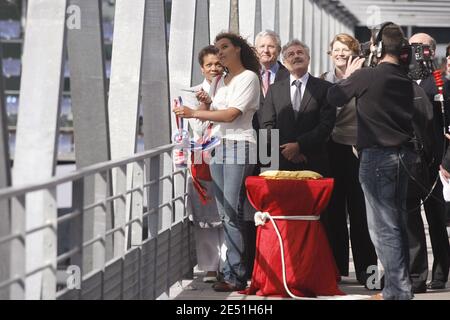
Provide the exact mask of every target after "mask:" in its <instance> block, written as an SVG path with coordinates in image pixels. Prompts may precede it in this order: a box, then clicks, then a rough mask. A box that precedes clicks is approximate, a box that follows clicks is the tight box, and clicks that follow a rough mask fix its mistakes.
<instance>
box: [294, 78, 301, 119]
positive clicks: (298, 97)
mask: <svg viewBox="0 0 450 320" xmlns="http://www.w3.org/2000/svg"><path fill="white" fill-rule="evenodd" d="M293 85H295V86H296V87H297V88H296V89H295V93H294V99H293V101H292V102H293V103H292V107H293V108H294V111H296V112H299V111H300V104H301V102H302V82H301V81H300V80H295V81H294V82H293Z"/></svg>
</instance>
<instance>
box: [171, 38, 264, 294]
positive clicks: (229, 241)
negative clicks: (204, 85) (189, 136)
mask: <svg viewBox="0 0 450 320" xmlns="http://www.w3.org/2000/svg"><path fill="white" fill-rule="evenodd" d="M214 45H215V46H216V48H217V49H218V50H219V52H218V57H219V59H220V63H221V64H222V65H223V66H224V67H225V69H226V75H225V76H218V77H216V78H215V79H214V81H213V83H212V84H211V86H212V87H215V88H216V90H215V94H214V96H213V97H210V96H209V95H208V94H207V93H206V92H205V91H202V90H201V91H199V92H197V94H196V96H197V99H198V100H199V102H200V107H199V108H198V109H197V110H193V109H190V108H188V107H185V106H181V107H178V108H174V110H173V111H174V112H175V114H176V115H177V116H179V117H182V118H196V119H200V120H203V121H206V120H209V121H213V122H214V126H213V134H214V135H216V136H219V137H220V138H221V141H222V143H221V144H220V145H219V146H217V147H216V148H215V149H214V155H213V158H212V159H211V163H210V170H211V176H212V179H213V185H214V193H215V197H216V201H217V206H218V209H219V214H220V216H221V219H222V222H223V226H224V231H225V245H226V247H227V255H226V261H225V265H224V267H223V275H224V278H223V281H220V282H216V283H215V284H214V285H213V289H214V290H216V291H237V290H242V289H244V288H245V287H246V284H247V279H246V268H245V256H246V255H245V253H244V240H243V235H242V221H243V203H244V199H245V187H244V181H245V178H246V177H247V176H249V175H250V174H251V173H252V171H253V168H254V165H255V163H256V135H255V132H254V130H253V127H252V119H253V115H254V113H255V112H256V110H257V109H258V106H259V96H260V92H261V86H260V79H259V74H260V72H259V68H260V64H259V61H258V56H257V54H256V51H255V50H254V48H252V47H251V46H250V45H249V44H248V43H247V41H246V40H245V39H243V38H242V37H241V36H239V35H237V34H234V33H220V34H218V35H217V37H216V39H215V42H214ZM250 155H252V156H253V157H254V158H255V159H252V160H253V161H250Z"/></svg>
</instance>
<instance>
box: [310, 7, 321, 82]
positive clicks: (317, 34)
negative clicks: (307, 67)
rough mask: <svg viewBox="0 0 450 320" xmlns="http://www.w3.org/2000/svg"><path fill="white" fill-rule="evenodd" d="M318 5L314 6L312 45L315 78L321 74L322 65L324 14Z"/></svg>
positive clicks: (312, 68)
mask: <svg viewBox="0 0 450 320" xmlns="http://www.w3.org/2000/svg"><path fill="white" fill-rule="evenodd" d="M321 10H322V9H321V8H320V7H319V6H318V5H317V3H314V4H313V12H314V17H313V29H312V30H313V43H312V45H311V71H312V74H313V75H314V76H315V77H318V76H319V75H320V73H321V72H323V71H322V70H321V65H322V13H321Z"/></svg>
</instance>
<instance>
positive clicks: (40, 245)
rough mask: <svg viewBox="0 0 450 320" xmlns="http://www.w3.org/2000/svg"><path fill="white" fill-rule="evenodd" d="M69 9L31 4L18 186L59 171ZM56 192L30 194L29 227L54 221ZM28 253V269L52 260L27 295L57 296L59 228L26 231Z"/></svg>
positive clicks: (45, 2)
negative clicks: (59, 140) (58, 141)
mask: <svg viewBox="0 0 450 320" xmlns="http://www.w3.org/2000/svg"><path fill="white" fill-rule="evenodd" d="M65 13H66V0H61V1H54V0H40V1H30V2H29V3H28V12H27V23H26V30H25V34H26V37H25V42H24V50H23V56H22V78H21V88H20V107H19V115H18V121H17V137H16V150H15V156H14V168H13V185H15V186H21V185H26V184H31V183H33V182H37V181H42V180H45V179H48V178H50V177H51V176H53V175H54V173H55V158H56V141H57V138H58V116H59V105H60V99H61V83H62V81H61V79H62V66H63V48H64V38H65V37H64V36H65ZM55 191H56V190H48V191H41V192H37V193H34V194H30V195H27V200H26V201H27V206H26V228H27V230H30V229H32V228H36V227H39V226H42V225H43V224H45V223H47V222H49V221H50V222H51V223H53V222H56V216H57V215H56V211H57V208H56V198H55V196H56V192H55ZM13 218H14V216H13ZM26 252H27V260H26V270H27V272H29V271H33V270H35V269H36V268H39V267H42V266H43V265H46V264H50V267H49V268H46V269H44V270H42V271H39V272H36V273H34V274H32V275H30V276H29V277H28V278H27V279H26V298H27V299H41V298H42V299H54V298H55V291H56V229H49V228H46V229H44V230H42V231H39V232H34V233H32V234H29V235H27V237H26ZM13 254H14V253H13Z"/></svg>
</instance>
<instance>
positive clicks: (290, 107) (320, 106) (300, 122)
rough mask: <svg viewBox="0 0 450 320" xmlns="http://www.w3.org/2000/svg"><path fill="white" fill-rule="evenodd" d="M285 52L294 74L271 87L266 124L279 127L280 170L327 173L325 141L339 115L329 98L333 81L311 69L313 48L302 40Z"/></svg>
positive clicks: (264, 126)
mask: <svg viewBox="0 0 450 320" xmlns="http://www.w3.org/2000/svg"><path fill="white" fill-rule="evenodd" d="M282 56H283V62H284V64H285V66H286V67H287V69H288V70H289V73H290V76H289V78H287V79H284V80H282V81H279V82H276V83H274V84H273V85H271V86H270V87H269V90H268V93H267V96H266V98H265V101H264V106H263V114H262V128H265V129H269V130H273V129H278V130H279V135H280V141H279V144H280V165H279V169H280V170H291V171H293V170H313V171H316V172H319V173H320V174H322V175H325V176H326V175H328V173H329V163H328V156H327V151H326V144H325V143H326V141H327V140H328V138H329V136H330V133H331V131H332V129H333V126H334V122H335V119H336V110H335V108H334V107H332V106H330V105H329V104H328V102H327V99H326V96H327V90H328V88H329V87H330V86H331V84H330V83H329V82H327V81H325V80H321V79H319V78H316V77H313V76H312V75H310V74H309V73H308V66H309V62H310V55H309V48H308V46H306V45H305V44H304V43H302V42H301V41H299V40H297V39H294V40H291V41H290V42H288V43H287V44H286V45H285V46H284V47H283V49H282Z"/></svg>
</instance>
